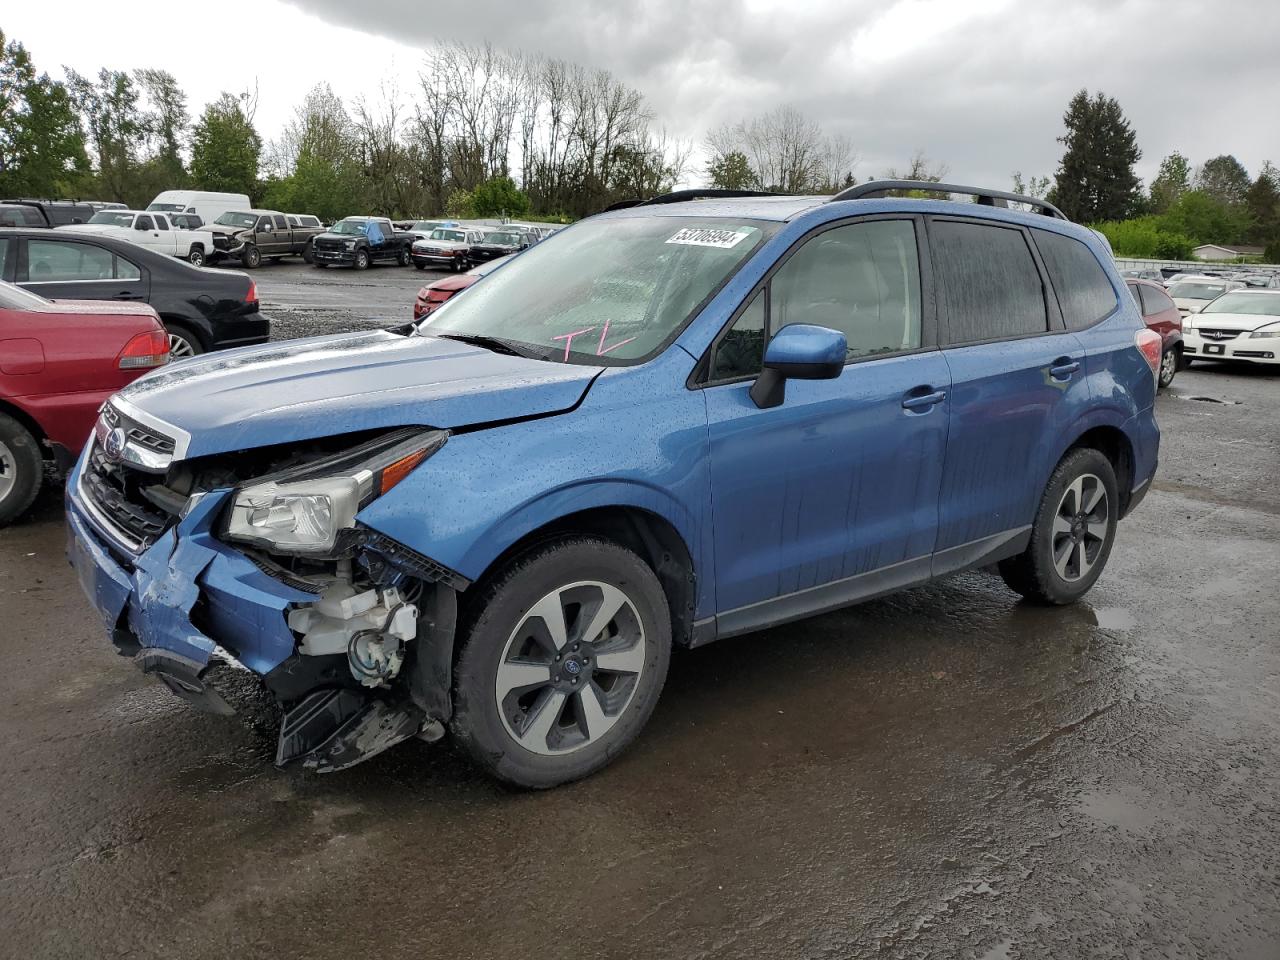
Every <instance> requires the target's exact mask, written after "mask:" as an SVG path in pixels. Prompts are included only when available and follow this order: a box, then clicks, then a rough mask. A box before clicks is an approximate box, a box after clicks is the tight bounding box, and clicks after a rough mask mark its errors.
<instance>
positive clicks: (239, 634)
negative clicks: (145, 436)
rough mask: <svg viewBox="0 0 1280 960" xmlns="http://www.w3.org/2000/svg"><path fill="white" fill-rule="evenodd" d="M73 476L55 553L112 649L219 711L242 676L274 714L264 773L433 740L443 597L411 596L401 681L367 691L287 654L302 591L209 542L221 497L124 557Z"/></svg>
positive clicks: (439, 708)
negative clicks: (61, 554)
mask: <svg viewBox="0 0 1280 960" xmlns="http://www.w3.org/2000/svg"><path fill="white" fill-rule="evenodd" d="M82 466H83V465H81V466H80V467H77V469H76V471H75V473H74V474H73V476H72V477H71V478H70V480H69V482H68V486H67V489H68V493H67V556H68V559H69V560H70V562H71V565H72V567H73V568H74V569H75V571H76V574H77V576H78V578H79V580H80V583H81V585H82V587H83V588H84V591H85V593H86V594H87V595H88V597H89V599H90V601H91V602H92V603H93V605H94V607H95V609H96V610H97V612H98V614H99V616H100V617H101V619H102V622H103V625H104V626H105V627H106V630H107V632H108V634H109V636H110V637H111V640H112V642H113V643H114V645H115V646H116V649H117V650H118V651H119V652H120V653H121V654H122V655H124V656H128V657H131V658H132V659H133V661H134V663H135V664H136V665H137V666H138V667H139V668H140V669H141V670H142V671H143V672H144V673H146V674H149V675H152V676H154V677H155V678H157V679H159V680H160V681H161V682H163V683H164V684H165V685H166V686H167V687H168V688H169V689H170V690H171V691H173V692H174V693H175V694H177V695H178V696H180V697H182V698H184V699H186V700H188V701H189V702H190V703H192V704H193V705H194V706H196V707H198V708H200V709H203V710H206V711H209V712H212V713H218V714H224V715H229V714H232V713H235V712H236V710H235V707H234V706H233V705H232V704H233V703H234V702H235V698H234V697H230V696H228V695H226V694H225V693H224V690H223V684H224V682H225V681H226V680H228V679H234V677H235V676H236V675H239V676H240V677H243V676H244V675H245V673H244V672H245V671H247V672H248V674H250V675H252V676H253V677H256V678H257V680H258V681H259V682H260V683H261V684H262V685H263V686H264V687H265V688H266V689H267V690H268V691H270V693H271V694H272V695H273V697H274V699H275V701H276V702H277V703H278V704H279V706H280V707H281V708H282V710H283V714H284V715H283V720H282V724H281V731H280V738H279V744H278V748H277V754H276V762H277V763H278V764H284V763H287V762H289V761H291V760H295V759H301V760H303V761H304V763H305V764H306V765H307V766H308V767H310V768H312V769H315V770H317V771H321V772H329V771H335V770H341V769H344V768H346V767H349V766H352V765H354V764H356V763H359V762H361V761H362V760H366V759H368V758H370V757H372V756H375V755H376V754H378V753H381V752H382V751H383V750H385V749H387V748H388V747H390V746H393V745H394V744H396V743H399V742H400V741H402V740H405V739H407V738H409V737H412V736H415V735H420V736H422V737H423V738H424V739H437V738H438V737H439V736H440V735H442V734H443V730H444V726H443V724H444V722H445V721H447V720H448V718H449V714H450V709H451V703H450V696H449V687H450V683H451V670H450V665H451V662H452V639H453V626H454V621H455V617H456V595H455V594H454V591H453V590H452V589H449V588H448V587H446V586H444V585H442V584H432V585H430V588H429V589H428V590H424V592H423V597H422V598H421V599H420V601H419V603H420V605H421V610H422V612H421V615H420V617H419V622H418V630H417V636H416V637H415V639H414V641H413V642H412V643H411V644H409V645H408V647H407V652H406V656H405V658H404V664H403V668H402V670H401V679H400V680H399V681H398V682H397V684H396V686H395V687H394V688H392V687H389V686H388V688H386V689H368V688H367V687H362V686H361V685H360V684H359V683H358V682H356V681H354V680H353V679H352V677H351V675H350V673H349V671H348V669H347V663H346V657H345V656H341V657H337V656H306V655H304V654H303V653H302V652H301V651H300V650H299V644H298V642H297V639H296V637H295V634H294V633H293V631H292V630H291V629H290V627H289V622H288V618H289V614H290V613H291V612H296V611H299V610H306V609H308V608H309V607H310V606H311V605H314V604H315V603H316V602H317V600H318V595H317V594H316V593H315V592H312V591H309V590H306V589H300V588H299V587H295V586H293V585H290V584H289V583H286V582H283V581H282V580H281V579H277V578H276V577H274V576H271V575H269V574H268V573H266V572H264V571H263V570H262V569H261V568H260V567H259V566H258V565H257V564H255V563H254V562H253V561H252V560H250V559H249V558H248V557H247V556H246V555H245V554H243V553H241V552H240V551H238V550H236V549H234V548H232V547H230V546H228V545H226V544H224V543H222V542H221V541H220V540H218V539H217V537H215V536H214V534H213V528H214V525H215V521H216V519H217V517H218V516H219V514H220V512H221V510H222V508H223V505H224V504H225V502H226V499H227V497H228V496H229V495H230V493H231V491H230V490H218V491H212V492H210V493H208V494H206V495H205V496H203V497H202V498H200V499H199V500H198V501H196V502H195V503H194V505H193V506H192V507H191V509H190V510H189V512H188V513H187V514H186V515H185V516H184V517H182V518H181V519H180V520H179V521H178V523H177V524H176V526H174V527H171V528H170V529H169V530H167V531H165V532H164V533H163V534H161V535H160V536H159V537H157V538H156V539H155V541H154V542H153V543H151V544H150V545H149V546H145V548H144V549H142V550H141V551H139V552H136V553H135V552H131V551H128V550H125V549H123V548H121V547H120V546H118V545H117V544H116V542H115V541H114V539H113V538H112V536H111V532H110V529H109V527H108V526H107V525H106V524H105V523H103V522H102V520H101V518H98V517H96V516H95V513H96V511H95V510H94V508H93V504H92V502H91V501H90V500H89V499H88V498H87V497H85V496H82V495H81V488H80V486H79V473H80V470H81V469H82ZM382 556H383V555H379V557H380V559H381V558H382ZM302 586H305V584H303V585H302Z"/></svg>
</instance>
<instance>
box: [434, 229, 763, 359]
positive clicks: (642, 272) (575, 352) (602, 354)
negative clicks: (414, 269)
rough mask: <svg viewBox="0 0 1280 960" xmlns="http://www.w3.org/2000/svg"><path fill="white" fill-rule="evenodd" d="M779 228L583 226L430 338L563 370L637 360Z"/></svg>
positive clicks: (501, 275) (496, 279)
mask: <svg viewBox="0 0 1280 960" xmlns="http://www.w3.org/2000/svg"><path fill="white" fill-rule="evenodd" d="M777 229H778V224H776V223H766V222H759V221H750V222H748V221H732V220H717V219H713V220H697V219H694V218H685V217H628V218H625V219H617V220H612V219H610V220H586V221H584V222H582V223H580V224H578V225H576V226H574V227H571V228H569V229H567V230H562V231H560V232H559V233H557V234H556V235H555V236H554V237H550V238H548V239H547V240H546V241H544V242H543V243H540V244H538V245H537V246H533V247H530V248H529V249H528V250H526V251H525V252H524V253H522V254H521V255H520V256H519V257H516V258H514V259H513V260H512V262H511V263H509V264H507V265H506V266H505V267H503V268H502V269H501V270H499V271H497V272H496V273H494V274H493V275H492V276H491V277H489V278H488V279H486V280H485V282H484V283H483V284H480V285H478V286H477V287H476V288H475V289H474V290H470V291H468V292H467V296H465V297H455V298H453V299H451V300H450V301H449V302H448V303H447V304H445V306H443V307H441V308H440V310H438V311H437V313H436V314H435V315H433V319H432V323H431V326H430V335H431V336H447V335H450V334H454V335H462V336H481V337H493V338H497V339H501V340H506V341H509V342H511V343H514V344H517V345H520V346H523V347H525V348H526V349H529V350H530V351H531V352H532V353H535V354H538V355H541V356H543V357H545V358H546V359H548V360H559V361H564V362H570V363H571V362H578V363H599V362H601V358H604V360H605V361H621V362H624V363H625V362H627V361H637V360H641V359H643V358H645V357H647V356H648V355H649V354H651V353H653V352H654V351H655V350H657V349H658V348H659V347H661V346H662V345H663V344H664V343H665V342H666V341H667V340H668V339H669V338H671V337H672V336H674V335H675V334H676V333H677V332H678V331H679V330H680V329H681V328H682V327H683V326H684V324H685V322H686V321H688V319H689V318H690V316H692V314H693V311H694V310H696V309H698V307H699V306H701V305H702V303H703V302H704V301H705V300H706V299H707V298H708V297H710V296H711V295H712V294H713V293H715V292H716V290H718V289H719V288H720V287H721V286H722V285H723V284H724V283H725V282H726V281H727V280H728V279H729V277H731V276H732V275H733V274H734V273H735V272H736V271H737V269H738V268H739V267H740V266H741V265H742V264H743V263H744V262H746V260H747V258H748V257H749V256H750V255H751V254H752V253H753V252H754V251H755V250H757V249H758V248H759V247H760V245H761V244H762V243H764V241H765V240H766V239H767V238H768V237H769V236H771V235H772V234H773V233H774V231H776V230H777ZM420 332H421V333H422V334H423V335H427V329H426V328H423V329H422V330H421V331H420Z"/></svg>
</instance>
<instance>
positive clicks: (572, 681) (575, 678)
mask: <svg viewBox="0 0 1280 960" xmlns="http://www.w3.org/2000/svg"><path fill="white" fill-rule="evenodd" d="M569 682H570V683H572V684H573V685H574V686H577V685H578V678H577V677H574V678H573V679H572V680H570V681H569Z"/></svg>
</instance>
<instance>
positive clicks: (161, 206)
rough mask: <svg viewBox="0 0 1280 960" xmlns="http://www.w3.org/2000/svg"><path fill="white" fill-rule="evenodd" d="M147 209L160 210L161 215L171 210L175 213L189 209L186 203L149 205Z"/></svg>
mask: <svg viewBox="0 0 1280 960" xmlns="http://www.w3.org/2000/svg"><path fill="white" fill-rule="evenodd" d="M147 209H148V210H159V211H160V212H161V213H165V212H167V211H170V210H172V211H175V212H181V211H183V210H185V209H187V205H186V204H185V203H150V204H147Z"/></svg>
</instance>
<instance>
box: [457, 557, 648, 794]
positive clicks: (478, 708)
mask: <svg viewBox="0 0 1280 960" xmlns="http://www.w3.org/2000/svg"><path fill="white" fill-rule="evenodd" d="M459 637H460V638H462V640H461V653H460V655H459V657H458V663H457V668H456V672H455V675H454V714H453V719H452V721H451V722H450V730H451V732H452V733H453V737H454V739H455V741H456V742H457V743H458V745H459V746H460V747H461V748H462V749H463V750H464V751H465V752H466V753H467V754H468V755H469V756H470V757H471V759H472V760H473V761H474V762H475V763H476V764H477V765H478V766H480V767H481V768H483V769H484V770H485V771H486V772H487V773H489V774H490V775H491V776H493V777H495V778H497V779H499V780H501V781H503V782H505V783H508V784H511V785H513V786H518V787H525V788H533V789H545V788H547V787H554V786H558V785H560V784H562V783H568V782H569V781H572V780H577V779H579V778H581V777H585V776H587V775H588V774H591V773H594V772H595V771H597V770H599V769H600V768H601V767H603V766H605V764H607V763H609V762H610V761H611V760H613V759H614V758H615V757H616V756H617V755H618V754H619V753H620V752H621V751H622V750H623V749H625V748H626V747H627V746H628V745H629V744H630V743H631V741H632V740H634V739H635V737H636V735H637V734H638V733H639V732H640V729H641V728H642V727H643V726H644V724H645V722H646V721H647V720H648V719H649V715H650V714H651V713H652V712H653V708H654V705H655V704H656V703H657V701H658V695H659V694H660V693H661V692H662V685H663V682H664V681H665V680H666V674H667V666H668V663H669V661H670V658H671V615H670V611H669V610H668V608H667V601H666V596H665V595H664V594H663V592H662V587H661V586H660V585H659V583H658V579H657V577H656V576H654V573H653V571H652V570H651V569H650V568H649V566H648V565H647V564H646V563H645V562H644V561H643V560H641V559H640V558H639V557H637V556H636V555H635V554H633V553H631V552H630V551H629V550H625V549H623V548H622V547H620V546H618V545H616V544H613V543H610V542H608V541H605V540H599V539H595V538H587V537H580V538H573V539H570V540H563V541H559V542H556V543H551V544H544V545H543V546H541V547H537V548H534V549H532V550H530V551H529V552H527V553H525V554H523V555H521V556H519V557H517V558H516V559H515V560H513V561H512V562H511V563H510V564H509V565H508V566H507V567H506V568H505V569H504V570H503V571H502V572H501V573H499V574H498V575H497V576H496V577H494V579H493V580H491V581H490V583H489V585H488V586H487V587H486V588H484V589H483V590H482V591H481V593H480V595H479V596H478V597H477V598H476V600H475V601H474V602H473V603H471V604H470V605H469V606H468V608H467V611H466V612H465V614H464V618H463V622H462V624H460V630H459Z"/></svg>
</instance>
